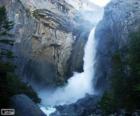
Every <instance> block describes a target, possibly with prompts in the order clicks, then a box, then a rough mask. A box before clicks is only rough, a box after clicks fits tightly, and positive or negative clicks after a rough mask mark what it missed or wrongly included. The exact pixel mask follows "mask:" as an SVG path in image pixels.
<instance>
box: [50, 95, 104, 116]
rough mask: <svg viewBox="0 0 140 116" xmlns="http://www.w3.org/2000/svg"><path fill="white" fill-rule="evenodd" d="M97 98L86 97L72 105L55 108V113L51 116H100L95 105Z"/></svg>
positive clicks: (98, 109)
mask: <svg viewBox="0 0 140 116" xmlns="http://www.w3.org/2000/svg"><path fill="white" fill-rule="evenodd" d="M99 99H100V97H99V96H92V95H87V96H86V97H85V98H83V99H80V100H78V101H77V102H76V103H74V104H70V105H63V106H57V107H56V109H57V111H56V112H55V113H53V114H52V115H51V116H89V115H96V116H97V115H101V114H102V111H101V110H100V108H99V106H98V105H97V102H98V100H99Z"/></svg>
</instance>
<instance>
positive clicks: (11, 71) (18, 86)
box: [0, 7, 40, 107]
mask: <svg viewBox="0 0 140 116" xmlns="http://www.w3.org/2000/svg"><path fill="white" fill-rule="evenodd" d="M12 27H13V22H11V21H9V20H8V18H7V14H6V9H5V7H0V107H8V105H9V99H10V97H11V96H13V95H16V94H26V95H27V96H29V97H30V98H31V99H32V100H33V101H34V102H37V103H38V102H40V99H39V98H38V96H37V94H36V93H35V92H34V91H33V89H32V88H31V87H30V86H27V85H26V84H25V83H24V82H22V81H21V80H20V79H19V78H18V77H17V76H16V74H15V68H16V66H15V65H14V64H13V60H14V58H16V57H15V56H14V55H13V53H12V51H11V50H10V49H11V48H12V46H13V44H14V41H13V40H9V39H5V38H6V37H10V34H9V31H10V29H12Z"/></svg>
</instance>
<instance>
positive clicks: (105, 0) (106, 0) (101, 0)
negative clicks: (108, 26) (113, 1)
mask: <svg viewBox="0 0 140 116" xmlns="http://www.w3.org/2000/svg"><path fill="white" fill-rule="evenodd" d="M89 1H90V2H93V3H94V4H96V5H98V6H101V7H104V6H105V5H106V4H107V3H109V2H110V0H89Z"/></svg>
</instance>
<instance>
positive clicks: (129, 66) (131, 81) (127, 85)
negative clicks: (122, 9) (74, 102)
mask: <svg viewBox="0 0 140 116" xmlns="http://www.w3.org/2000/svg"><path fill="white" fill-rule="evenodd" d="M128 46H129V47H128V49H127V55H125V58H124V56H122V55H121V52H120V51H117V52H116V53H115V54H114V55H113V57H112V61H113V74H112V77H111V80H110V83H111V91H107V92H105V94H104V95H103V98H102V100H101V102H100V105H101V108H102V109H103V111H104V113H105V114H110V113H113V112H117V111H118V110H119V109H123V110H125V111H127V112H130V113H131V112H134V111H136V110H138V109H140V102H139V100H140V30H139V31H138V32H134V33H131V34H130V41H129V45H128ZM124 59H125V60H124Z"/></svg>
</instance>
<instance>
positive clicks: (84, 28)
mask: <svg viewBox="0 0 140 116" xmlns="http://www.w3.org/2000/svg"><path fill="white" fill-rule="evenodd" d="M1 4H3V5H5V6H6V8H7V12H8V16H9V19H10V20H11V21H13V22H14V29H13V30H12V31H11V33H13V35H14V36H13V39H15V47H14V52H15V54H16V56H17V59H16V61H15V62H16V63H17V73H19V75H21V77H22V78H23V79H24V80H25V81H30V82H31V83H38V84H40V85H48V86H49V85H51V86H53V85H54V86H56V85H59V84H62V83H64V82H65V81H66V80H67V78H69V76H70V75H72V72H73V71H79V72H81V71H82V70H83V55H84V45H85V43H86V40H87V35H88V34H89V31H90V29H91V27H92V25H91V24H90V23H88V21H85V20H82V21H81V20H80V21H78V20H76V19H75V17H76V15H77V14H78V11H77V10H76V9H75V8H74V7H73V6H71V5H70V4H68V3H67V2H65V1H64V0H62V1H57V0H56V1H51V0H47V1H44V0H40V1H37V0H30V1H27V0H2V1H1ZM84 23H85V24H86V25H85V24H84ZM75 59H76V60H75Z"/></svg>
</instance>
